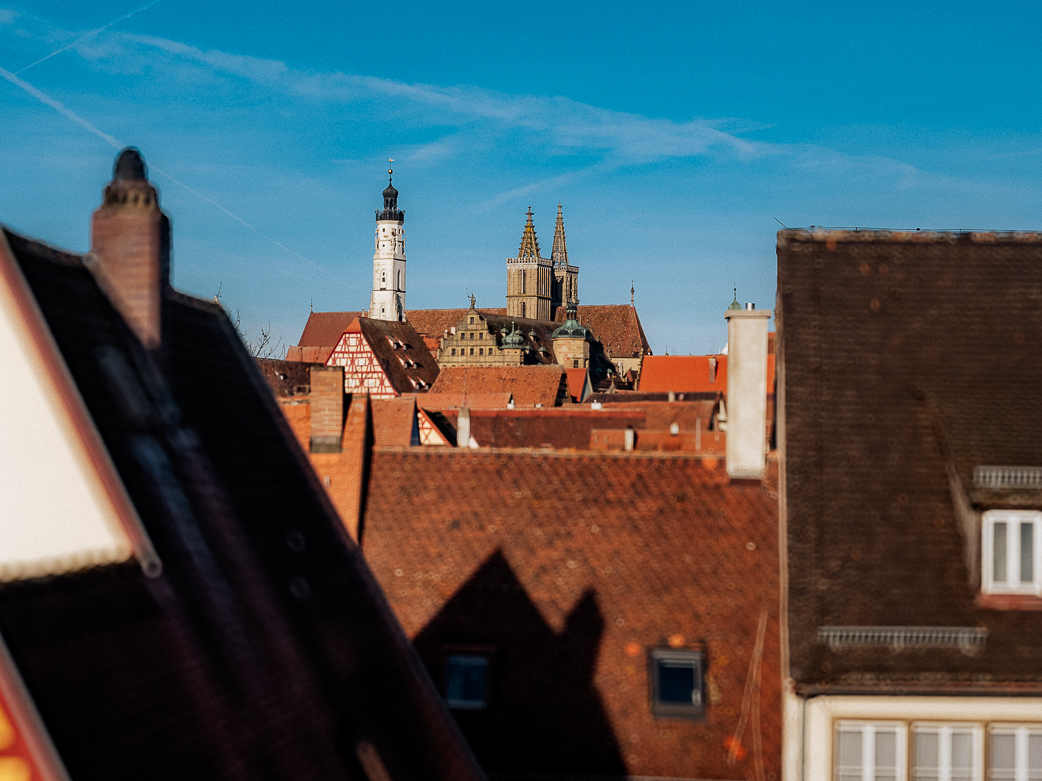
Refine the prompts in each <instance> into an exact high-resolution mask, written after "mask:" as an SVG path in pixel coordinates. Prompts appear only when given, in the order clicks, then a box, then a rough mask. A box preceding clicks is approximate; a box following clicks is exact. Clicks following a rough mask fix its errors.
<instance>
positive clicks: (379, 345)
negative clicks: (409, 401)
mask: <svg viewBox="0 0 1042 781" xmlns="http://www.w3.org/2000/svg"><path fill="white" fill-rule="evenodd" d="M351 329H357V330H358V331H360V332H361V333H362V336H364V337H365V340H366V342H367V343H368V344H369V348H370V349H371V350H372V351H373V355H374V356H375V357H376V360H377V361H378V362H379V364H380V367H381V368H382V369H383V370H384V373H385V374H386V375H387V379H388V380H389V381H390V383H391V387H393V388H394V389H395V390H396V391H398V393H414V392H423V391H424V390H426V389H427V388H430V387H431V386H432V385H433V384H434V381H435V380H436V379H437V378H438V362H437V361H436V360H435V359H434V356H433V355H431V351H430V350H428V349H427V345H426V344H425V343H424V341H423V339H422V338H421V337H420V335H419V334H418V333H416V330H415V329H414V328H413V327H412V325H411V324H409V323H406V322H399V321H396V320H374V319H372V318H369V317H359V318H357V319H356V321H355V323H352V324H351V325H349V326H348V330H351ZM337 341H339V339H338V340H337Z"/></svg>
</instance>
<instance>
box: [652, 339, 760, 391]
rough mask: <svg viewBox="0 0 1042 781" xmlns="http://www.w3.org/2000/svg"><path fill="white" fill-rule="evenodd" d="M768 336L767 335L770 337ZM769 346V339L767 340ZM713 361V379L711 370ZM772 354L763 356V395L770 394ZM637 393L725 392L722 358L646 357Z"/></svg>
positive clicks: (686, 356) (725, 384)
mask: <svg viewBox="0 0 1042 781" xmlns="http://www.w3.org/2000/svg"><path fill="white" fill-rule="evenodd" d="M771 335H772V334H768V336H771ZM768 341H769V343H773V340H768ZM711 359H715V360H716V376H715V379H714V380H712V381H711V380H710V377H712V376H713V374H712V370H711V363H712V361H711ZM774 362H775V356H774V352H773V351H771V352H768V354H767V394H768V395H771V394H773V393H774ZM637 389H638V390H639V391H640V392H641V393H667V392H669V391H675V392H677V393H717V392H719V393H724V394H726V393H727V356H726V355H654V356H647V357H645V358H644V361H643V362H642V364H641V367H640V383H639V386H638V388H637Z"/></svg>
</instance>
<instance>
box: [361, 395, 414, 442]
mask: <svg viewBox="0 0 1042 781" xmlns="http://www.w3.org/2000/svg"><path fill="white" fill-rule="evenodd" d="M372 405H373V437H374V439H375V442H376V444H377V445H393V446H400V447H409V446H410V445H419V444H420V442H419V434H418V432H417V429H416V400H415V398H413V397H409V398H402V399H373V400H372Z"/></svg>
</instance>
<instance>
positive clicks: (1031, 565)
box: [981, 510, 1042, 596]
mask: <svg viewBox="0 0 1042 781" xmlns="http://www.w3.org/2000/svg"><path fill="white" fill-rule="evenodd" d="M1040 527H1042V512H1038V511H1035V510H989V511H987V512H985V513H984V516H983V518H982V524H981V530H982V535H983V539H982V541H981V542H982V545H981V553H982V556H981V560H982V563H983V566H982V567H981V591H983V592H984V593H985V594H1032V595H1036V596H1042V546H1040V545H1039V535H1040V533H1042V528H1040Z"/></svg>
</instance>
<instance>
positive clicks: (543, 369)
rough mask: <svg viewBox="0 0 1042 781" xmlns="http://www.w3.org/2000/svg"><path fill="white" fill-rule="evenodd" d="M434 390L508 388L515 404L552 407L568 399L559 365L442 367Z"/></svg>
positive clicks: (491, 390) (498, 390)
mask: <svg viewBox="0 0 1042 781" xmlns="http://www.w3.org/2000/svg"><path fill="white" fill-rule="evenodd" d="M431 390H432V391H433V392H435V393H465V394H467V395H468V396H470V395H474V394H477V393H502V392H504V391H509V392H510V393H511V394H512V395H513V397H514V403H515V404H516V405H517V406H518V407H534V406H535V405H536V404H542V405H543V406H544V407H554V406H558V405H560V404H561V403H562V402H564V401H566V400H568V398H569V397H568V385H567V381H566V378H565V373H564V371H563V370H562V369H561V367H560V366H487V367H486V366H481V367H449V368H445V369H442V372H441V374H440V375H438V381H437V382H436V383H435V384H434V387H433V388H432V389H431Z"/></svg>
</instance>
